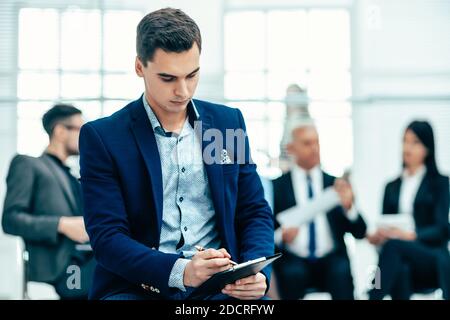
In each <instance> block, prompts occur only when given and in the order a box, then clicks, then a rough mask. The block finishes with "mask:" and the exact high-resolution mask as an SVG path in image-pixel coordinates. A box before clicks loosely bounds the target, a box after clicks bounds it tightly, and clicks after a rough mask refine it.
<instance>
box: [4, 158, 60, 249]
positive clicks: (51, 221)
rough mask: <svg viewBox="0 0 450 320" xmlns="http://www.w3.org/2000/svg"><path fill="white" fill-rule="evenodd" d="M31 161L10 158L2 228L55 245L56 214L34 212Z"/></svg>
mask: <svg viewBox="0 0 450 320" xmlns="http://www.w3.org/2000/svg"><path fill="white" fill-rule="evenodd" d="M31 160H32V159H30V158H27V157H25V156H21V155H17V156H16V157H15V158H14V159H13V160H12V161H11V165H10V168H9V172H8V176H7V178H6V184H7V191H6V198H5V203H4V207H3V216H2V226H3V231H4V232H5V233H9V234H12V235H16V236H20V237H22V238H23V239H24V240H26V241H34V242H42V243H49V244H56V243H57V242H58V223H59V217H57V216H49V215H45V213H39V214H38V213H36V212H33V208H32V205H33V204H32V203H33V193H34V192H35V190H34V181H35V175H34V169H33V163H32V161H31Z"/></svg>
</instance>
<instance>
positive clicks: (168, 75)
mask: <svg viewBox="0 0 450 320" xmlns="http://www.w3.org/2000/svg"><path fill="white" fill-rule="evenodd" d="M198 70H200V67H198V68H197V69H195V70H194V71H192V72H191V73H189V74H188V76H191V75H193V74H194V73H196V72H197V71H198ZM158 76H160V77H164V78H178V77H177V76H174V75H172V74H168V73H165V72H161V73H158Z"/></svg>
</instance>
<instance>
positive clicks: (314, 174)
mask: <svg viewBox="0 0 450 320" xmlns="http://www.w3.org/2000/svg"><path fill="white" fill-rule="evenodd" d="M293 171H294V174H295V175H297V177H299V178H301V179H306V176H307V174H309V176H310V177H311V179H312V181H317V180H318V179H320V175H321V170H320V165H317V166H315V167H314V168H312V169H311V170H309V172H307V171H306V170H305V169H303V168H302V167H300V166H298V165H295V166H294V169H293Z"/></svg>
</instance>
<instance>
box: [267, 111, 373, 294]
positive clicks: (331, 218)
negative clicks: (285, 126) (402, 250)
mask: <svg viewBox="0 0 450 320" xmlns="http://www.w3.org/2000/svg"><path fill="white" fill-rule="evenodd" d="M291 132H292V137H291V141H290V142H289V143H288V144H287V151H288V153H289V155H290V156H291V157H292V160H293V165H292V168H291V170H290V171H289V172H287V173H285V174H284V175H282V176H281V177H279V178H278V179H276V180H274V181H273V190H274V213H275V217H276V216H277V215H278V214H279V213H281V212H283V211H285V210H287V209H289V208H292V207H294V206H299V207H300V208H301V207H302V205H304V204H305V203H308V202H310V201H312V200H314V198H316V197H319V196H320V195H321V194H322V193H323V191H324V189H326V188H329V187H334V188H335V190H336V192H337V194H338V197H339V201H340V204H339V205H337V206H335V207H334V208H332V209H331V210H329V211H328V212H323V214H320V213H319V214H316V215H315V216H314V218H313V219H312V220H311V221H310V222H308V223H306V224H303V225H301V226H300V227H298V226H295V227H287V228H286V227H284V226H280V225H276V228H278V229H277V231H276V235H277V234H278V235H279V237H277V236H276V237H275V238H276V243H277V246H278V249H279V250H280V251H281V252H283V257H282V258H281V259H279V261H277V262H276V263H275V264H274V273H275V276H276V279H277V287H278V290H279V295H280V297H281V298H282V299H299V298H303V297H304V295H305V292H306V289H307V288H310V287H314V288H317V289H319V290H320V291H325V292H329V293H330V294H331V296H332V298H333V299H353V298H354V296H353V291H354V286H353V278H352V275H351V270H350V262H349V258H348V254H347V250H346V246H345V242H344V235H345V234H346V233H347V232H349V233H351V234H352V235H353V236H354V237H355V238H363V237H364V236H365V234H366V223H365V222H364V220H363V218H362V217H361V215H360V214H359V213H358V212H357V210H356V208H355V205H354V195H353V191H352V187H351V185H350V183H349V182H348V181H347V180H346V179H337V178H335V177H333V176H330V175H329V174H327V173H325V172H323V171H322V169H321V166H320V147H319V135H318V132H317V129H316V127H315V125H314V123H313V122H312V120H311V119H302V120H301V121H300V122H298V123H297V125H296V126H294V127H293V128H292V129H291ZM299 214H301V211H299ZM275 223H276V224H277V222H275ZM277 238H278V239H277Z"/></svg>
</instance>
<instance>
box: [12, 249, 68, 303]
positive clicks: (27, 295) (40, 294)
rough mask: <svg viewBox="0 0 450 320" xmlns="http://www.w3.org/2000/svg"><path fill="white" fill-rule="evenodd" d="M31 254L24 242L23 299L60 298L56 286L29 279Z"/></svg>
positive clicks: (22, 257)
mask: <svg viewBox="0 0 450 320" xmlns="http://www.w3.org/2000/svg"><path fill="white" fill-rule="evenodd" d="M28 262H29V254H28V251H27V250H26V249H25V247H24V246H23V243H22V252H21V264H22V266H21V269H22V275H23V277H22V300H59V296H58V294H57V293H56V291H55V288H54V287H53V286H52V285H50V284H48V283H44V282H36V281H28Z"/></svg>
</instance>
